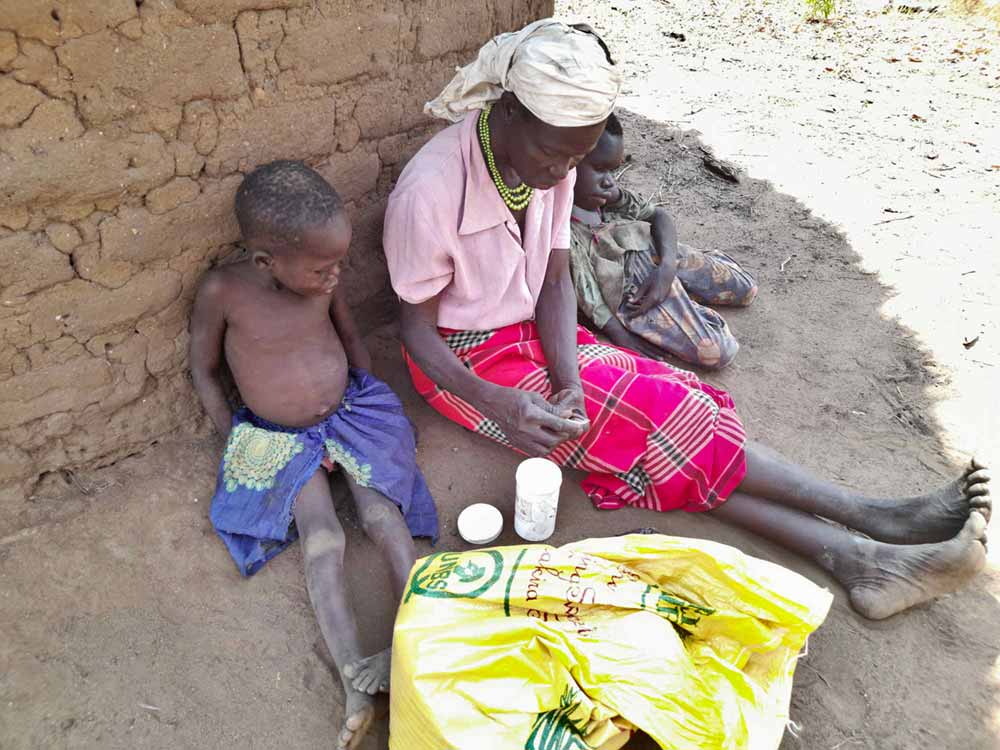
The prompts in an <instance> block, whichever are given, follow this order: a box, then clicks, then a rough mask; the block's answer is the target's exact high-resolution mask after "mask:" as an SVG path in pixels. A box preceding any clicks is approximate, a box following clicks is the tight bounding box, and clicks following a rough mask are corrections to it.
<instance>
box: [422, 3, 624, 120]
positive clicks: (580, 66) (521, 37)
mask: <svg viewBox="0 0 1000 750" xmlns="http://www.w3.org/2000/svg"><path fill="white" fill-rule="evenodd" d="M620 88H621V73H620V72H619V70H618V66H617V65H615V63H614V61H613V60H612V59H611V55H610V54H609V52H608V49H607V47H606V46H605V45H604V42H603V41H602V40H601V38H600V37H599V36H597V34H595V33H594V32H593V31H591V30H590V28H589V27H587V26H567V25H566V24H564V23H562V22H561V21H555V20H553V19H551V18H546V19H543V20H541V21H535V22H534V23H532V24H529V25H528V26H525V27H524V28H523V29H521V30H520V31H514V32H510V33H507V34H500V35H499V36H496V37H494V38H493V39H491V40H490V41H488V42H487V43H486V44H485V45H484V46H483V48H482V49H481V50H479V56H478V57H477V58H476V60H475V62H473V63H470V64H469V65H466V66H465V67H464V68H459V70H458V72H457V73H456V74H455V77H454V78H453V79H452V80H451V83H449V84H448V85H447V86H446V87H445V89H444V91H442V92H441V93H440V94H439V95H438V97H437V98H436V99H434V100H433V101H429V102H427V104H426V105H425V106H424V112H426V113H427V114H429V115H432V116H433V117H440V118H441V119H444V120H451V121H452V122H458V121H459V120H461V119H462V118H463V117H464V116H465V115H466V114H467V113H468V112H471V111H473V110H478V109H482V108H483V107H484V106H485V105H486V104H487V103H489V102H495V101H496V100H497V99H499V98H500V95H501V94H503V92H504V91H510V92H512V93H513V94H514V95H515V96H516V97H517V98H518V100H519V101H520V102H521V104H523V105H524V106H525V107H527V108H528V109H529V110H530V111H531V113H532V114H534V115H535V116H536V117H537V118H538V119H540V120H541V121H542V122H545V123H548V124H549V125H554V126H556V127H577V126H581V125H594V124H596V123H599V122H602V121H603V120H605V119H606V118H607V116H608V115H609V114H611V109H612V107H614V103H615V99H616V98H617V97H618V91H619V89H620Z"/></svg>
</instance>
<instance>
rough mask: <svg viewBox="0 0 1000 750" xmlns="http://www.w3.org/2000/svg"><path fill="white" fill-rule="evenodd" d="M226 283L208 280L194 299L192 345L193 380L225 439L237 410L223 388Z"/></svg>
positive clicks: (212, 278)
mask: <svg viewBox="0 0 1000 750" xmlns="http://www.w3.org/2000/svg"><path fill="white" fill-rule="evenodd" d="M223 284H224V282H223V281H222V279H220V278H219V277H218V276H217V275H216V274H214V273H210V274H208V275H207V276H206V277H205V280H204V281H203V282H202V284H201V287H200V288H199V289H198V294H197V296H196V297H195V298H194V310H193V311H192V313H191V344H190V348H189V350H188V353H189V359H190V363H191V379H192V380H193V381H194V390H195V393H197V394H198V398H199V399H200V400H201V405H202V406H203V407H204V409H205V411H206V412H207V413H208V416H209V417H210V418H211V420H212V423H213V424H214V425H215V429H217V430H218V431H219V434H220V435H222V437H224V438H228V437H229V431H230V430H231V429H232V423H233V410H232V409H231V408H230V406H229V400H228V399H227V398H226V392H225V391H224V390H223V388H222V379H221V377H220V373H221V370H222V356H223V355H222V345H223V336H224V335H225V331H226V316H225V306H224V304H223V299H222V298H223V291H224V290H223Z"/></svg>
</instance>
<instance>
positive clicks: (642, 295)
mask: <svg viewBox="0 0 1000 750" xmlns="http://www.w3.org/2000/svg"><path fill="white" fill-rule="evenodd" d="M624 153H625V147H624V142H623V138H622V127H621V123H620V122H619V121H618V118H617V117H615V115H611V116H610V117H609V118H608V122H607V125H606V126H605V130H604V134H603V135H602V136H601V138H600V140H599V141H598V142H597V145H596V146H595V147H594V150H593V151H591V152H590V153H589V154H588V155H587V157H586V158H585V159H584V160H583V161H582V162H580V164H579V165H578V166H577V169H576V187H575V192H574V204H575V205H574V206H573V218H572V224H571V229H572V235H571V241H570V245H571V255H570V258H571V268H572V276H573V284H574V286H575V287H576V296H577V301H578V304H579V307H580V310H581V311H582V312H583V314H584V315H586V316H587V317H588V318H589V319H590V320H591V321H592V322H593V324H594V325H595V326H596V327H597V328H599V329H601V330H602V331H603V332H604V334H605V335H606V336H607V337H608V338H609V339H610V340H611V341H612V343H614V344H617V345H618V346H622V347H625V348H628V349H632V350H634V351H637V352H639V353H640V354H644V355H645V356H647V357H651V358H653V359H662V358H663V355H664V353H669V354H673V355H674V356H675V357H678V358H680V359H682V360H684V361H685V362H690V363H691V364H694V365H698V366H700V367H705V368H709V369H720V368H722V367H725V366H726V365H728V364H729V363H730V362H731V361H732V360H733V357H735V356H736V352H737V351H738V350H739V344H738V343H737V342H736V339H735V338H734V337H733V334H732V332H731V331H730V330H729V326H728V325H726V321H725V320H723V319H722V316H721V315H719V314H718V313H717V312H715V310H712V309H709V308H707V307H703V306H702V305H700V304H698V302H701V303H704V304H709V305H737V306H746V305H749V304H750V303H751V302H753V300H754V297H756V296H757V282H756V281H754V278H753V276H751V275H750V274H749V273H748V272H747V271H745V270H744V269H743V268H742V267H741V266H740V265H739V264H738V263H737V262H736V261H735V260H733V259H732V258H730V257H729V256H728V255H726V254H725V253H720V252H717V251H714V250H708V251H701V250H695V249H693V248H691V247H688V246H687V245H684V244H679V243H678V242H677V232H676V230H675V229H674V224H673V222H672V221H671V219H670V217H669V216H668V215H667V212H666V211H664V210H663V209H662V208H657V207H655V206H653V205H652V204H651V203H643V202H642V201H641V200H640V199H639V198H638V197H637V196H636V195H635V194H633V193H630V192H629V191H627V190H625V189H623V188H621V187H619V186H618V185H617V184H616V183H615V178H614V172H615V170H617V169H618V168H619V167H621V164H622V161H623V159H624ZM695 300H697V302H696V301H695Z"/></svg>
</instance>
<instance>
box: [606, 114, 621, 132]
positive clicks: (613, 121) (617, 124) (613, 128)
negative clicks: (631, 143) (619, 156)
mask: <svg viewBox="0 0 1000 750" xmlns="http://www.w3.org/2000/svg"><path fill="white" fill-rule="evenodd" d="M604 132H605V133H607V134H608V135H614V136H618V137H619V138H621V136H622V124H621V121H620V120H619V119H618V117H617V116H616V115H615V113H614V112H612V113H611V114H610V115H608V119H607V122H605V123H604Z"/></svg>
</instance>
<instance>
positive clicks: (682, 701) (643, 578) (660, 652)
mask: <svg viewBox="0 0 1000 750" xmlns="http://www.w3.org/2000/svg"><path fill="white" fill-rule="evenodd" d="M831 601H832V596H831V595H830V593H829V592H828V591H826V590H825V589H822V588H820V587H818V586H816V585H815V584H813V583H811V582H810V581H808V580H806V579H805V578H803V577H802V576H800V575H798V574H797V573H794V572H792V571H790V570H787V569H785V568H782V567H779V566H777V565H774V564H772V563H769V562H765V561H763V560H758V559H755V558H752V557H748V556H746V555H744V554H743V553H741V552H740V551H738V550H736V549H733V548H732V547H727V546H725V545H722V544H716V543H714V542H708V541H701V540H695V539H683V538H678V537H669V536H660V535H649V536H645V535H638V534H635V535H631V536H624V537H613V538H608V539H588V540H584V541H581V542H576V543H574V544H568V545H566V546H564V547H559V548H554V547H550V546H548V545H525V546H518V547H498V548H493V549H483V550H473V551H470V552H445V553H441V554H436V555H431V556H430V557H425V558H423V559H421V560H419V561H418V562H417V564H416V565H415V566H414V569H413V572H412V573H411V575H410V580H409V584H408V586H407V591H406V593H405V595H404V597H403V602H402V604H401V605H400V609H399V614H398V616H397V619H396V629H395V636H394V640H393V660H392V691H391V705H390V739H389V747H390V750H493V749H494V748H495V749H496V750H521V748H524V749H525V750H568V749H570V748H575V749H580V750H587V749H595V748H599V749H600V750H617V748H620V747H622V746H624V745H625V743H626V742H627V741H628V740H629V738H630V737H631V735H632V732H633V731H634V729H635V728H639V729H642V730H643V731H644V732H646V733H647V734H648V735H650V736H651V737H652V738H653V739H654V740H656V741H657V742H658V743H659V744H660V746H661V747H663V748H678V750H692V749H694V748H727V749H728V748H751V749H752V750H758V749H763V748H776V747H778V744H779V743H780V741H781V737H782V734H783V732H784V729H785V725H786V723H787V721H788V703H789V699H790V697H791V689H792V673H793V671H794V669H795V662H796V658H797V656H798V653H799V650H800V649H801V648H802V646H803V644H804V643H805V641H806V638H807V637H808V635H809V634H810V633H811V632H813V631H814V630H815V629H816V628H817V627H819V625H820V624H821V623H822V622H823V620H824V619H825V617H826V614H827V611H828V610H829V608H830V603H831Z"/></svg>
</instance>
